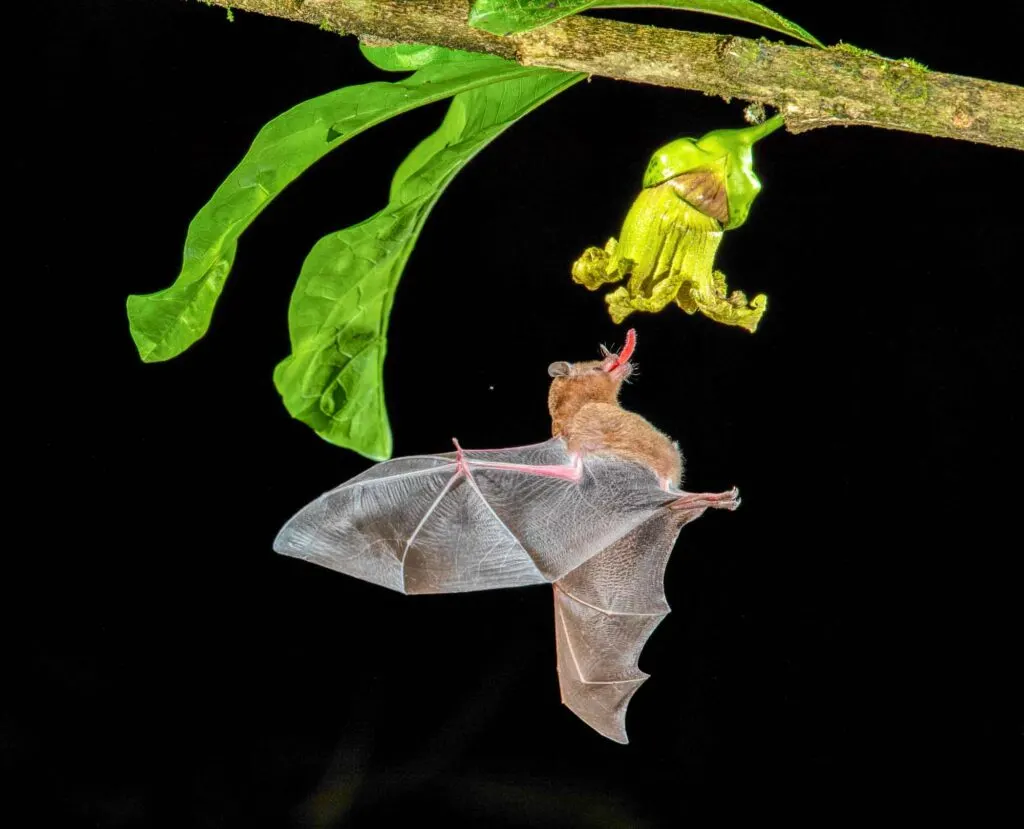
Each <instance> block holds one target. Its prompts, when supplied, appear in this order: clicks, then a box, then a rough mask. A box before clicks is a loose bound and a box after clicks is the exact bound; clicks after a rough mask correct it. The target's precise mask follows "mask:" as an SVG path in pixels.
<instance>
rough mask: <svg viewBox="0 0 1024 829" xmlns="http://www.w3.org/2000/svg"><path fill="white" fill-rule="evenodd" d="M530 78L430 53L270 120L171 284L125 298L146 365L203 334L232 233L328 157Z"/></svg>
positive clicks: (202, 219)
mask: <svg viewBox="0 0 1024 829" xmlns="http://www.w3.org/2000/svg"><path fill="white" fill-rule="evenodd" d="M529 72H530V70H529V69H527V68H525V67H522V66H519V65H518V64H516V63H512V62H511V61H506V60H503V59H501V58H496V57H493V56H490V55H477V54H470V53H467V52H457V53H452V54H450V55H435V61H434V62H433V63H431V64H429V65H426V66H424V67H423V68H422V69H420V70H419V71H418V72H416V74H414V75H412V76H411V77H408V78H404V79H403V80H399V81H395V82H393V83H387V82H383V81H378V82H374V83H368V84H362V85H359V86H349V87H345V88H343V89H339V90H337V91H335V92H329V93H328V94H326V95H321V96H320V97H318V98H313V99H312V100H309V101H305V102H304V103H301V104H299V105H298V106H295V107H293V108H292V109H290V110H288V111H287V112H285V113H284V114H282V115H280V116H278V117H277V118H275V119H274V120H273V121H271V122H270V123H268V124H267V125H266V126H265V127H263V129H261V130H260V132H259V134H258V135H257V136H256V139H255V141H254V142H253V145H252V147H251V148H250V149H249V151H248V152H247V153H246V155H245V157H244V158H243V159H242V161H241V163H240V164H239V165H238V166H237V167H236V168H235V169H234V170H232V171H231V173H230V174H229V175H228V177H227V178H226V179H225V180H224V182H223V183H222V184H221V185H220V187H218V188H217V190H216V192H215V193H214V194H213V197H212V198H211V199H210V201H209V202H207V203H206V205H204V206H203V208H202V209H201V210H200V211H199V213H198V214H196V217H195V218H194V219H193V220H192V223H191V224H190V225H189V229H188V236H187V238H186V240H185V252H184V256H183V260H182V267H181V272H180V273H179V274H178V277H177V279H175V281H174V283H173V284H172V285H171V286H170V287H168V288H165V289H163V290H161V291H157V292H156V293H152V294H145V295H133V296H130V297H129V298H128V322H129V326H130V329H131V334H132V338H133V339H134V340H135V344H136V347H137V348H138V350H139V354H140V356H141V357H142V359H143V360H145V361H146V362H156V361H159V360H168V359H170V358H172V357H176V356H177V355H178V354H180V353H181V352H183V351H184V350H185V349H187V348H188V347H189V346H190V345H192V344H193V343H194V342H196V340H198V339H199V338H200V337H202V336H203V335H204V334H205V333H206V330H207V328H208V327H209V325H210V318H211V315H212V314H213V308H214V305H215V304H216V302H217V299H218V298H219V297H220V293H221V289H222V288H223V286H224V280H225V279H227V276H228V272H229V271H230V270H231V266H232V264H233V263H234V259H235V252H236V249H237V245H238V237H239V236H240V235H241V234H242V232H243V231H244V230H245V229H246V228H247V227H248V226H249V225H250V224H251V223H252V222H253V220H254V219H255V218H256V217H257V216H258V215H259V214H260V213H261V212H262V210H263V209H264V208H265V207H266V206H267V205H268V204H269V203H270V202H271V201H272V200H273V199H274V197H275V196H277V195H278V194H279V193H280V192H281V191H282V190H284V188H285V187H287V186H288V185H289V184H290V183H291V182H292V181H294V180H295V179H296V178H297V177H298V176H299V175H301V174H302V173H303V172H305V170H306V169H307V168H309V167H310V166H311V165H312V164H314V163H315V162H316V161H318V160H319V159H320V158H322V157H323V156H324V155H325V154H326V153H328V152H330V151H331V150H333V149H335V148H336V147H339V146H341V145H342V144H343V143H344V142H345V141H347V140H348V139H350V138H352V137H353V136H355V135H358V134H359V133H361V132H363V131H364V130H366V129H368V128H369V127H372V126H373V125H374V124H379V123H381V122H382V121H385V120H387V119H388V118H391V117H393V116H395V115H398V114H400V113H402V112H406V111H408V110H410V109H413V108H415V107H418V106H422V105H424V104H428V103H431V102H433V101H438V100H442V99H444V98H448V97H451V96H452V95H455V94H457V93H458V92H462V91H465V90H469V89H473V88H475V87H478V86H481V85H484V84H489V83H493V82H495V81H500V80H504V79H510V78H518V77H524V76H527V75H529Z"/></svg>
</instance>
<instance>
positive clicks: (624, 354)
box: [605, 328, 636, 371]
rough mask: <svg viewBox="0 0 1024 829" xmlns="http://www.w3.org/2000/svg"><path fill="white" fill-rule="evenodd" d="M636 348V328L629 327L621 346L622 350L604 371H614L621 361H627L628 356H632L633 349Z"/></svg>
mask: <svg viewBox="0 0 1024 829" xmlns="http://www.w3.org/2000/svg"><path fill="white" fill-rule="evenodd" d="M635 349H636V329H635V328H630V329H629V331H627V332H626V344H625V345H624V346H622V351H620V352H619V355H618V356H617V357H616V358H615V362H614V363H612V364H611V365H610V366H608V368H606V369H605V371H615V369H617V368H618V367H619V366H621V365H622V364H623V363H628V362H629V358H630V357H632V356H633V351H634V350H635Z"/></svg>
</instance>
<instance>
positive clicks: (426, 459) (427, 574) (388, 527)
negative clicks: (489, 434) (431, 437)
mask: <svg viewBox="0 0 1024 829" xmlns="http://www.w3.org/2000/svg"><path fill="white" fill-rule="evenodd" d="M573 464H574V461H573V459H572V458H571V457H570V455H569V453H568V451H567V450H566V447H565V443H564V442H563V441H562V440H560V439H557V438H555V439H552V440H549V441H546V442H545V443H540V444H536V445H533V446H524V447H519V448H515V449H499V450H484V451H473V450H469V451H466V452H464V453H461V454H460V455H457V454H456V453H451V454H444V455H426V456H419V457H410V458H398V459H396V460H393V461H387V462H385V463H381V464H377V465H376V466H374V467H371V468H370V469H368V470H367V471H366V472H364V473H363V474H361V475H358V476H357V477H355V478H353V479H352V480H350V481H348V482H347V483H344V484H342V485H341V486H339V487H337V488H336V489H334V490H332V491H330V492H328V493H326V494H324V495H322V496H321V497H320V498H318V499H317V500H316V501H314V502H313V503H311V504H310V505H308V506H307V507H306V508H305V509H303V510H301V511H300V512H299V513H298V514H297V515H296V516H295V517H294V518H292V519H291V520H290V521H289V522H288V523H287V524H286V525H285V526H284V528H283V529H282V530H281V532H280V534H279V535H278V537H277V540H276V541H275V542H274V549H275V550H277V551H278V552H279V553H284V554H286V555H291V556H295V557H296V558H301V559H305V560H307V561H312V562H314V563H317V564H321V565H323V566H325V567H329V568H331V569H333V570H338V571H340V572H342V573H346V574H348V575H350V576H355V577H356V578H360V579H364V580H366V581H369V582H373V583H374V584H379V585H382V586H384V587H389V588H391V589H392V590H398V591H400V592H402V593H458V592H465V591H469V590H487V589H492V588H500V587H515V586H519V585H527V584H537V583H542V582H546V581H548V582H550V581H555V580H556V579H558V578H561V577H562V576H563V575H565V574H566V573H567V572H569V571H570V570H572V569H573V568H575V567H578V566H579V565H580V564H581V563H582V562H584V561H586V560H587V559H588V558H590V557H591V556H593V555H595V554H596V553H597V552H599V551H600V550H602V549H604V548H605V547H607V546H608V545H609V544H612V543H613V542H615V541H616V540H617V539H618V538H621V537H622V536H623V535H624V534H626V533H628V532H629V531H630V530H632V529H633V528H634V527H635V526H637V525H638V524H640V523H642V522H643V521H645V520H646V519H647V518H649V517H650V516H651V515H652V514H653V513H654V512H655V511H657V510H659V509H660V508H661V507H662V505H663V504H664V503H665V502H666V495H665V493H664V492H662V491H661V490H659V489H658V488H657V481H656V479H655V477H654V475H653V473H651V472H649V471H648V470H646V469H644V468H643V467H640V466H636V465H634V464H628V463H623V462H621V461H616V460H609V459H602V458H588V459H587V460H586V461H585V462H584V463H583V464H581V465H579V466H578V467H574V466H573ZM570 470H574V474H576V476H577V477H576V478H575V479H570V477H567V476H569V475H570ZM545 471H554V472H555V473H558V474H553V475H550V474H543V473H544V472H545ZM560 475H561V477H560Z"/></svg>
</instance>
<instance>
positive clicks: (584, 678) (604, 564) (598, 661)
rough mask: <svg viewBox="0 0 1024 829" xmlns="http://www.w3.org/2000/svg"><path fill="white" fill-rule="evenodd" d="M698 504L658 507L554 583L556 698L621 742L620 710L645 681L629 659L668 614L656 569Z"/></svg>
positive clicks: (622, 712) (622, 711) (696, 512)
mask: <svg viewBox="0 0 1024 829" xmlns="http://www.w3.org/2000/svg"><path fill="white" fill-rule="evenodd" d="M701 513H703V509H701V510H693V511H691V510H686V511H674V510H670V509H663V510H660V511H658V512H657V513H655V514H654V515H653V516H651V517H650V518H649V519H647V520H646V521H644V522H643V523H642V524H640V525H638V526H637V527H635V528H634V529H633V530H631V531H630V532H629V533H627V534H626V535H624V536H623V537H622V538H620V539H619V540H618V541H616V542H614V543H613V544H611V545H609V546H608V547H607V548H605V549H604V550H602V551H601V552H599V553H598V554H597V555H595V556H594V557H593V558H591V559H589V560H588V561H586V562H584V563H583V564H581V565H580V566H579V567H577V568H576V569H575V570H572V571H571V572H569V573H567V574H566V575H565V576H563V577H562V578H561V579H559V580H558V581H556V582H555V631H556V641H557V645H558V679H559V684H560V685H561V689H562V702H564V703H565V704H566V705H567V706H568V707H569V708H570V709H572V711H573V712H574V713H575V714H577V715H578V716H579V717H580V718H581V719H582V720H583V721H584V722H586V723H587V725H589V726H590V727H591V728H593V729H595V730H596V731H598V732H600V733H601V734H603V735H604V736H605V737H608V738H610V739H612V740H615V741H616V742H619V743H626V742H628V739H627V737H626V708H627V706H628V705H629V701H630V699H631V698H632V696H633V694H634V693H636V690H637V689H638V688H639V687H640V686H641V685H642V684H643V683H644V681H645V680H646V679H647V676H648V675H647V674H645V673H644V672H643V671H641V670H640V668H639V667H638V665H637V661H638V659H639V657H640V651H641V650H643V647H644V644H645V643H646V642H647V638H648V637H649V636H650V635H651V633H652V631H653V630H654V629H655V628H656V627H657V626H658V624H659V623H660V622H661V620H662V619H664V618H665V616H666V615H667V614H668V612H669V606H668V602H667V601H666V599H665V590H664V574H665V566H666V565H667V563H668V557H669V555H670V554H671V552H672V547H673V545H674V544H675V540H676V537H677V536H678V535H679V530H680V529H681V528H682V526H683V524H685V523H687V522H688V521H691V520H693V519H694V518H697V517H698V516H699V515H701Z"/></svg>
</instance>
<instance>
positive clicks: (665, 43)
mask: <svg viewBox="0 0 1024 829" xmlns="http://www.w3.org/2000/svg"><path fill="white" fill-rule="evenodd" d="M204 2H207V3H214V4H216V5H218V6H225V7H230V8H234V9H243V10H246V11H254V12H259V13H261V14H267V15H272V16H274V17H282V18H286V19H288V20H298V21H303V22H306V23H313V24H319V25H321V26H326V27H329V28H331V29H333V30H335V31H338V32H342V33H349V34H355V35H358V36H360V37H362V38H364V39H375V40H385V41H392V42H398V43H431V44H436V45H439V46H447V47H450V48H454V49H465V50H468V51H473V52H488V53H490V54H494V55H500V56H501V57H504V58H507V59H509V60H514V61H518V62H519V63H521V64H523V65H524V66H545V67H549V68H552V69H562V70H565V71H569V72H586V73H588V74H591V75H601V76H604V77H608V78H617V79H619V80H625V81H633V82H636V83H647V84H656V85H659V86H671V87H677V88H679V89H690V90H696V91H699V92H704V93H705V94H708V95H720V96H721V97H723V98H726V99H730V98H741V99H744V100H748V101H757V102H760V103H764V104H770V105H772V106H774V107H775V108H777V109H778V110H779V112H781V113H782V115H783V116H784V117H785V119H786V127H787V128H788V129H789V131H790V132H804V131H806V130H811V129H816V128H818V127H828V126H835V125H840V126H854V125H861V126H870V127H882V128H885V129H892V130H902V131H905V132H914V133H921V134H924V135H933V136H938V137H943V138H958V139H962V140H966V141H975V142H978V143H981V144H993V145H996V146H1000V147H1011V148H1013V149H1017V150H1024V89H1022V88H1021V87H1018V86H1012V85H1010V84H1005V83H998V82H995V81H985V80H980V79H977V78H967V77H963V76H960V75H947V74H944V73H941V72H932V71H930V70H928V69H925V68H924V67H922V66H919V65H917V64H915V63H913V62H908V61H906V60H903V61H896V60H889V59H887V58H882V57H878V56H877V55H873V54H870V53H865V52H863V51H861V50H858V49H853V48H850V47H843V46H833V47H830V48H828V49H814V48H809V47H805V46H787V45H783V44H780V43H771V42H769V41H767V40H765V39H760V40H750V39H748V38H743V37H733V36H723V35H708V34H695V33H692V32H681V31H676V30H672V29H660V28H656V27H654V26H636V25H632V24H628V23H617V22H614V21H611V20H604V19H599V18H593V17H581V16H576V17H569V18H566V19H564V20H560V21H558V22H556V23H554V24H552V25H550V26H546V27H544V28H543V29H539V30H536V31H533V32H527V33H525V34H521V35H515V36H513V37H507V38H503V37H496V36H494V35H490V34H487V33H486V32H481V31H478V30H476V29H472V28H470V27H469V26H468V25H467V23H466V19H467V15H468V12H469V7H470V5H471V3H470V2H469V0H204Z"/></svg>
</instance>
